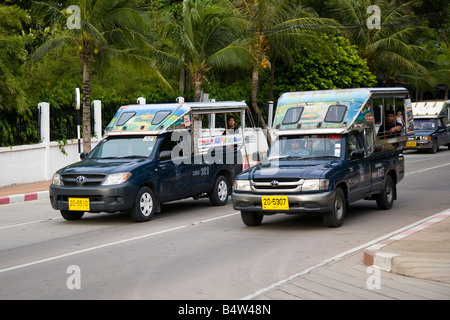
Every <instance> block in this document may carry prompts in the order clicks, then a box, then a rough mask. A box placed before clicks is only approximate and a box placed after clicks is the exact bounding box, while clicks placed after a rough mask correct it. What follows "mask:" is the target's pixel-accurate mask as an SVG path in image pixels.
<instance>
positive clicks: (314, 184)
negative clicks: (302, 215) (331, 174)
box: [302, 179, 329, 191]
mask: <svg viewBox="0 0 450 320" xmlns="http://www.w3.org/2000/svg"><path fill="white" fill-rule="evenodd" d="M328 185H329V180H328V179H309V180H305V181H304V182H303V186H302V191H318V190H328Z"/></svg>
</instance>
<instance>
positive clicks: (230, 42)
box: [161, 0, 253, 101]
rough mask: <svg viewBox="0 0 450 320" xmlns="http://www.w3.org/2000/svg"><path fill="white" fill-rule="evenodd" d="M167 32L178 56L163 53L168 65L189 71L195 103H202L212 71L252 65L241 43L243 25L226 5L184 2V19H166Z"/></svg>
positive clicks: (248, 54)
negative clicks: (203, 89)
mask: <svg viewBox="0 0 450 320" xmlns="http://www.w3.org/2000/svg"><path fill="white" fill-rule="evenodd" d="M166 22H167V30H166V33H168V34H169V35H170V37H171V40H172V48H174V51H175V53H169V52H167V50H166V52H161V55H162V57H161V58H162V59H163V60H165V63H170V61H172V63H173V62H176V63H178V67H181V68H186V70H187V72H188V74H189V76H190V77H191V81H192V84H193V86H194V89H195V98H194V100H195V101H200V99H201V93H202V87H203V81H205V80H207V78H206V75H207V73H208V71H210V70H211V69H213V68H215V69H219V70H226V68H229V67H236V66H237V67H239V66H241V67H244V66H247V65H249V64H250V63H251V60H252V58H253V57H252V55H251V53H250V52H249V50H248V49H247V48H246V47H245V46H243V45H242V43H241V42H239V34H240V33H242V32H243V29H242V28H243V26H244V24H243V22H242V21H241V20H238V19H236V17H234V16H233V12H232V11H231V7H229V6H227V4H226V3H221V4H215V3H208V1H205V0H187V1H184V10H183V18H182V19H181V20H178V19H176V18H175V17H173V16H172V15H169V16H167V17H166Z"/></svg>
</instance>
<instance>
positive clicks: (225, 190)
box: [209, 176, 230, 206]
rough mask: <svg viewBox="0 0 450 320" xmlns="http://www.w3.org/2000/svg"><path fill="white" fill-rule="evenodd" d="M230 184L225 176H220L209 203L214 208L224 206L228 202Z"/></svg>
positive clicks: (215, 183)
mask: <svg viewBox="0 0 450 320" xmlns="http://www.w3.org/2000/svg"><path fill="white" fill-rule="evenodd" d="M229 192H230V183H229V182H228V180H227V179H226V178H225V177H224V176H218V177H217V179H216V181H215V182H214V186H213V189H212V191H211V193H210V195H209V202H210V203H211V205H213V206H223V205H225V204H226V203H227V201H228V195H229Z"/></svg>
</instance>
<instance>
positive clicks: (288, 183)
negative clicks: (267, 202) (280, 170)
mask: <svg viewBox="0 0 450 320" xmlns="http://www.w3.org/2000/svg"><path fill="white" fill-rule="evenodd" d="M262 180H263V179H254V180H252V182H251V186H252V187H253V189H254V190H255V191H261V192H269V193H270V192H274V193H275V192H280V191H283V192H298V191H300V190H301V188H302V185H303V181H304V180H303V179H298V178H296V179H292V178H271V179H264V180H263V181H262Z"/></svg>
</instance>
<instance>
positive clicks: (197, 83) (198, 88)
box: [192, 72, 203, 102]
mask: <svg viewBox="0 0 450 320" xmlns="http://www.w3.org/2000/svg"><path fill="white" fill-rule="evenodd" d="M202 78H203V75H202V74H201V73H200V72H195V73H194V74H193V75H192V81H193V82H194V88H195V97H194V101H195V102H200V99H201V95H202Z"/></svg>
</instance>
